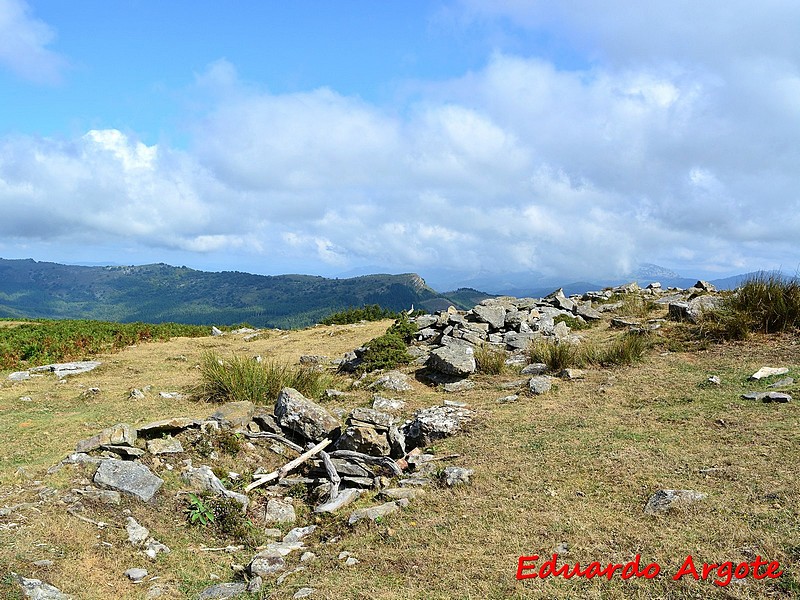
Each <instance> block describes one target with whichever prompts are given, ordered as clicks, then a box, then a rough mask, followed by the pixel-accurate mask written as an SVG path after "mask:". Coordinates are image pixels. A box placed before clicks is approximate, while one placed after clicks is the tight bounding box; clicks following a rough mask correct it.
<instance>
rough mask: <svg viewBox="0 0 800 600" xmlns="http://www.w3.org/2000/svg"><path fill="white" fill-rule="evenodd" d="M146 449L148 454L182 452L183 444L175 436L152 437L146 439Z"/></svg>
mask: <svg viewBox="0 0 800 600" xmlns="http://www.w3.org/2000/svg"><path fill="white" fill-rule="evenodd" d="M147 451H148V452H149V453H150V454H154V455H158V454H178V453H180V452H183V445H182V444H181V442H180V440H176V439H175V438H172V437H168V438H154V439H152V440H147Z"/></svg>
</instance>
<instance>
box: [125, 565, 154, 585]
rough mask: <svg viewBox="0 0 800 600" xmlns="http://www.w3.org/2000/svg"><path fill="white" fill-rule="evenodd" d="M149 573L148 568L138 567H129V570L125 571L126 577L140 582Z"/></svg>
mask: <svg viewBox="0 0 800 600" xmlns="http://www.w3.org/2000/svg"><path fill="white" fill-rule="evenodd" d="M147 574H148V573H147V569H137V568H134V569H128V570H127V571H125V573H123V575H125V577H127V578H128V579H130V580H131V581H133V582H134V583H138V582H139V581H141V580H142V579H144V578H145V577H147Z"/></svg>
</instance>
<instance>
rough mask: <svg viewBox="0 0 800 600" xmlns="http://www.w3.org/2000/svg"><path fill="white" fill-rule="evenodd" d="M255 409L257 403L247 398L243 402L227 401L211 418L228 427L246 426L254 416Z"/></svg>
mask: <svg viewBox="0 0 800 600" xmlns="http://www.w3.org/2000/svg"><path fill="white" fill-rule="evenodd" d="M255 410H256V407H255V405H254V404H253V403H252V402H249V401H247V400H245V401H242V402H226V403H225V404H222V405H221V406H220V407H219V408H217V410H215V411H214V414H212V415H211V418H212V419H214V420H215V421H219V422H220V423H222V424H224V425H227V426H228V427H233V428H236V427H244V426H245V425H247V424H248V423H249V422H250V420H251V419H252V418H253V413H255Z"/></svg>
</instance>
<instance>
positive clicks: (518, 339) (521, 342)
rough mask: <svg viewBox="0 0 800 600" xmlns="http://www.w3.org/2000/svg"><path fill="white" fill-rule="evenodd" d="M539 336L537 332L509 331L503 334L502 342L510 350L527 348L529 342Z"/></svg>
mask: <svg viewBox="0 0 800 600" xmlns="http://www.w3.org/2000/svg"><path fill="white" fill-rule="evenodd" d="M551 323H552V321H551ZM539 337H541V333H537V332H533V333H517V332H516V331H509V332H508V333H506V334H505V335H503V337H502V342H503V343H504V344H505V345H506V346H508V348H509V349H510V350H527V349H528V347H529V346H530V345H531V342H532V341H533V340H535V339H536V338H539Z"/></svg>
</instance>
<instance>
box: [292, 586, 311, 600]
mask: <svg viewBox="0 0 800 600" xmlns="http://www.w3.org/2000/svg"><path fill="white" fill-rule="evenodd" d="M314 592H316V590H315V589H314V588H310V587H303V588H300V589H299V590H297V591H296V592H295V593H294V596H292V598H293V599H294V600H300V598H310V597H311V596H313V595H314Z"/></svg>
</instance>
